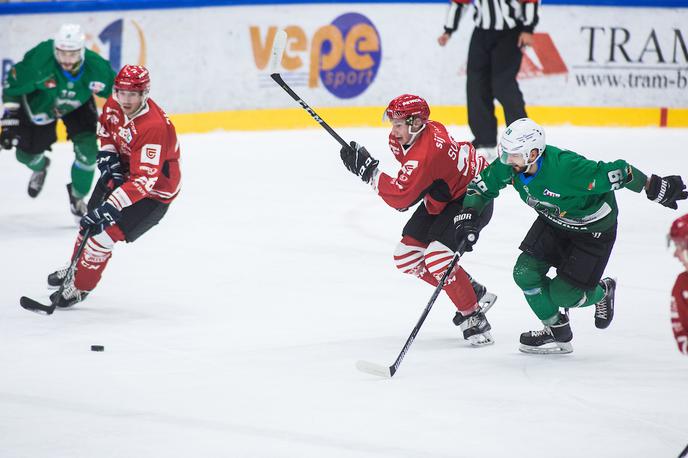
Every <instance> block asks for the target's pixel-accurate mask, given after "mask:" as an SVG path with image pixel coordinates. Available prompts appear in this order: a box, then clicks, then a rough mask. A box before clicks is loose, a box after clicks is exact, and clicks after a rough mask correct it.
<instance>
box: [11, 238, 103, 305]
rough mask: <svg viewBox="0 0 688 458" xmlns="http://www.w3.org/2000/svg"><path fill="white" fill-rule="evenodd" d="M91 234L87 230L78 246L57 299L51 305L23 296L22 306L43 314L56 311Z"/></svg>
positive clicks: (20, 301) (20, 303) (20, 302)
mask: <svg viewBox="0 0 688 458" xmlns="http://www.w3.org/2000/svg"><path fill="white" fill-rule="evenodd" d="M90 235H91V231H90V230H87V231H86V232H84V238H83V240H81V243H80V244H79V247H78V248H77V250H76V252H75V253H74V257H73V258H72V262H71V264H69V267H68V268H67V273H66V274H65V278H64V281H63V282H62V284H61V285H60V289H58V290H57V294H56V295H55V300H53V301H52V302H51V303H50V305H43V304H41V303H40V302H38V301H36V300H34V299H31V298H30V297H26V296H22V297H21V298H20V299H19V305H21V306H22V308H24V309H26V310H28V311H30V312H34V313H38V314H42V315H52V314H53V312H54V311H55V307H57V301H59V300H60V296H61V295H62V291H64V288H65V285H66V284H67V282H68V281H71V277H73V276H74V271H75V270H76V263H77V262H78V261H79V258H80V257H81V253H82V252H83V251H84V247H85V246H86V242H87V241H88V238H89V236H90Z"/></svg>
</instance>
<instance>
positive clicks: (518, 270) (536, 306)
mask: <svg viewBox="0 0 688 458" xmlns="http://www.w3.org/2000/svg"><path fill="white" fill-rule="evenodd" d="M549 268H550V265H549V264H547V263H546V262H544V261H540V260H537V259H535V258H534V257H532V256H530V255H528V254H526V253H521V255H520V256H519V257H518V260H517V261H516V265H515V266H514V272H513V275H514V281H515V282H516V284H517V285H518V287H519V288H521V290H522V291H523V294H524V296H525V298H526V302H528V305H529V306H530V308H531V309H532V310H533V312H535V315H537V317H538V318H539V319H540V320H543V321H544V320H547V319H549V318H552V317H553V316H558V314H559V307H558V306H557V305H556V304H555V303H554V302H553V301H552V298H551V296H550V282H551V280H550V279H549V278H548V277H547V272H548V271H549Z"/></svg>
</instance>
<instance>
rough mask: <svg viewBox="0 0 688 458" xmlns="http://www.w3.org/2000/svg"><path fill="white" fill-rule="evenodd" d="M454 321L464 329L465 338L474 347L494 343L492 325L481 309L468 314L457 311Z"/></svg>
mask: <svg viewBox="0 0 688 458" xmlns="http://www.w3.org/2000/svg"><path fill="white" fill-rule="evenodd" d="M453 321H454V324H455V325H457V326H458V327H459V328H460V329H461V331H463V338H464V339H465V340H467V341H468V343H470V344H471V345H473V346H474V347H483V346H485V345H490V344H493V343H494V340H493V339H492V334H491V333H490V330H491V329H492V326H490V323H489V322H488V321H487V318H485V314H484V313H483V312H482V310H481V309H478V310H476V311H475V312H473V313H471V314H470V315H468V316H463V315H462V314H461V313H459V312H456V315H455V316H454V320H453Z"/></svg>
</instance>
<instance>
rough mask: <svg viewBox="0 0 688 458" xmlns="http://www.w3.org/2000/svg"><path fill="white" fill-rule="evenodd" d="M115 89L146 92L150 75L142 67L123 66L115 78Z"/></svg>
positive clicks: (148, 87)
mask: <svg viewBox="0 0 688 458" xmlns="http://www.w3.org/2000/svg"><path fill="white" fill-rule="evenodd" d="M115 89H117V90H120V91H143V92H148V91H149V90H150V74H149V73H148V70H147V69H146V67H144V66H142V65H125V66H124V67H122V70H120V71H119V73H118V74H117V76H116V77H115Z"/></svg>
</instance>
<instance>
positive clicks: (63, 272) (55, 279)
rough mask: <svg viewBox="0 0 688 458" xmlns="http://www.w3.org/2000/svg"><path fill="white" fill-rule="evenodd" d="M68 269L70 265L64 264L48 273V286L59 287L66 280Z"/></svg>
mask: <svg viewBox="0 0 688 458" xmlns="http://www.w3.org/2000/svg"><path fill="white" fill-rule="evenodd" d="M67 270H69V266H64V267H62V268H60V269H57V270H56V271H55V272H53V273H51V274H50V275H48V288H59V287H60V286H62V282H64V279H65V277H66V276H67Z"/></svg>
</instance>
